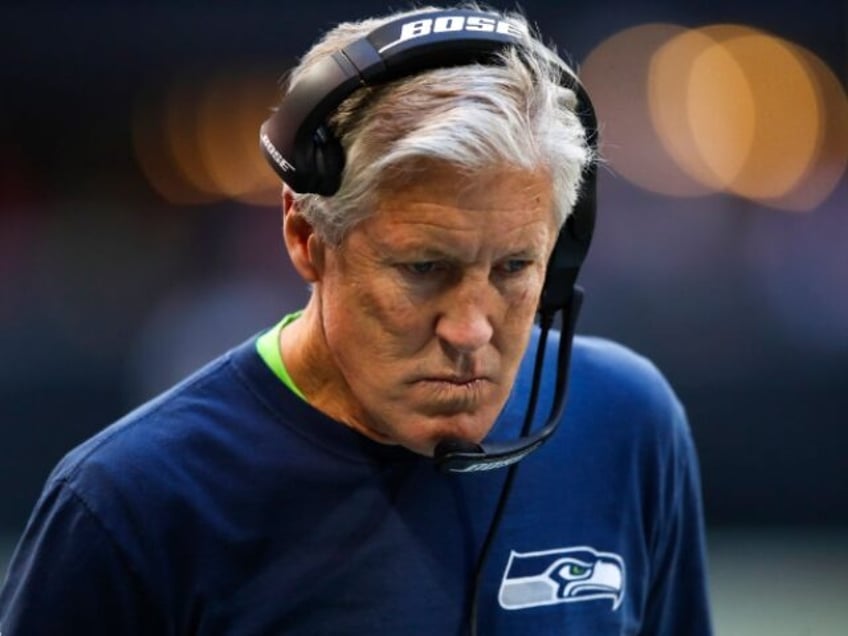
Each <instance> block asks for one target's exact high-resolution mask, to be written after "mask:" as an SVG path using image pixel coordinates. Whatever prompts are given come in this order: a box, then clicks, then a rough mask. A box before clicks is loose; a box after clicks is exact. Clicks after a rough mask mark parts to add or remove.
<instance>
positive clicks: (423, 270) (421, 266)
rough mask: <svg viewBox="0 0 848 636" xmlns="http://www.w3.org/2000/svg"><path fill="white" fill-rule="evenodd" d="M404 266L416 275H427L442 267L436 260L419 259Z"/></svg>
mask: <svg viewBox="0 0 848 636" xmlns="http://www.w3.org/2000/svg"><path fill="white" fill-rule="evenodd" d="M403 267H404V269H405V270H406V271H407V272H409V273H410V274H414V275H416V276H426V275H427V274H432V273H434V272H436V271H438V270H439V269H441V268H440V267H439V263H438V262H436V261H418V262H415V263H405V264H404V265H403Z"/></svg>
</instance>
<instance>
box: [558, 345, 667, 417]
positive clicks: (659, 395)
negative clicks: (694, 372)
mask: <svg viewBox="0 0 848 636" xmlns="http://www.w3.org/2000/svg"><path fill="white" fill-rule="evenodd" d="M572 369H573V371H572V373H573V376H574V377H573V381H574V382H575V384H578V385H581V386H583V387H584V390H590V389H591V390H592V391H593V392H601V391H603V392H604V393H605V394H606V395H613V396H615V397H617V398H619V399H626V398H628V397H630V398H633V399H638V400H640V401H641V402H643V403H649V404H655V405H657V406H659V405H661V404H671V403H675V402H677V401H678V400H677V396H676V394H675V392H674V390H673V389H672V387H671V384H670V383H669V381H668V379H667V378H666V377H665V375H664V374H663V373H662V371H660V370H659V368H658V367H657V366H656V365H655V364H654V362H653V361H651V360H650V359H649V358H647V357H645V356H644V355H641V354H639V353H637V352H635V351H634V350H633V349H630V348H628V347H626V346H624V345H622V344H619V343H617V342H613V341H611V340H607V339H605V338H598V337H593V336H578V337H576V338H575V339H574V345H573V353H572Z"/></svg>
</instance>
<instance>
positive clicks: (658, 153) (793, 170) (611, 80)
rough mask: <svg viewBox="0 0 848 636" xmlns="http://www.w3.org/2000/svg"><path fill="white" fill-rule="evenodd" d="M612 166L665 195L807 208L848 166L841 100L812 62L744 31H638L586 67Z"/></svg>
mask: <svg viewBox="0 0 848 636" xmlns="http://www.w3.org/2000/svg"><path fill="white" fill-rule="evenodd" d="M582 75H583V78H584V81H585V83H586V85H587V88H588V89H589V92H590V93H591V94H592V95H593V100H594V101H595V103H596V108H597V110H598V114H599V119H600V121H601V126H602V128H601V134H602V138H603V140H604V142H603V146H602V149H603V153H604V155H605V157H606V159H607V161H608V162H609V164H610V165H611V166H612V168H613V169H614V170H615V171H616V172H618V173H619V174H621V175H622V176H623V177H625V178H626V179H628V180H630V181H631V182H633V183H635V184H636V185H638V186H640V187H642V188H645V189H647V190H650V191H653V192H657V193H660V194H666V195H671V196H700V195H705V194H709V193H712V192H726V193H732V194H735V195H737V196H740V197H743V198H746V199H749V200H752V201H755V202H757V203H761V204H763V205H767V206H770V207H773V208H780V209H785V210H797V211H800V210H812V209H815V207H816V206H818V205H820V204H821V202H822V201H824V200H825V199H826V198H827V197H828V196H829V195H830V194H831V193H832V191H833V190H834V188H835V187H836V185H837V184H838V183H839V180H840V179H841V177H842V174H843V173H844V171H845V165H846V162H848V102H847V101H846V97H845V91H844V90H843V88H842V86H841V85H840V83H839V81H838V79H837V78H836V76H835V75H834V74H833V72H832V71H831V70H830V69H829V68H828V67H827V66H826V65H825V64H824V62H822V61H821V60H820V59H819V58H817V57H816V56H815V55H814V54H813V53H811V52H810V51H808V50H806V49H804V48H803V47H800V46H799V45H796V44H793V43H791V42H788V41H786V40H784V39H781V38H779V37H776V36H773V35H770V34H767V33H765V32H762V31H759V30H755V29H751V28H748V27H745V26H743V25H732V24H731V25H711V26H707V27H703V28H700V29H685V28H683V27H679V26H676V25H670V24H646V25H641V26H637V27H633V28H630V29H627V30H624V31H621V32H620V33H618V34H616V35H614V36H612V37H611V38H609V39H608V40H606V41H604V42H602V43H601V44H600V45H599V46H598V47H597V48H596V49H595V50H594V51H593V52H592V53H591V54H590V55H589V56H588V57H587V59H586V62H585V64H584V66H583V69H582Z"/></svg>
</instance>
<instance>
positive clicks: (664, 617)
mask: <svg viewBox="0 0 848 636" xmlns="http://www.w3.org/2000/svg"><path fill="white" fill-rule="evenodd" d="M675 419H676V421H675V422H674V427H673V431H674V442H673V444H672V453H673V457H672V458H671V459H670V461H669V462H668V466H669V472H670V475H669V477H670V479H671V480H672V483H671V484H670V487H669V488H668V492H669V493H670V494H671V497H670V499H669V502H668V504H667V505H668V507H667V509H666V511H665V515H663V516H664V520H663V523H662V525H661V526H660V530H659V532H658V533H657V540H656V543H655V545H654V550H653V555H652V575H651V588H650V592H649V596H648V604H647V607H646V614H645V621H644V623H643V627H642V633H643V634H646V635H647V634H650V635H651V636H677V635H679V634H687V635H688V636H708V635H710V634H712V633H713V629H712V620H711V617H710V607H709V594H708V585H707V554H706V541H705V537H704V515H703V506H702V500H701V483H700V472H699V468H698V459H697V455H696V452H695V446H694V442H693V440H692V436H691V433H690V430H689V425H688V422H687V420H686V416H685V413H684V411H683V409H682V407H680V405H679V403H678V405H677V409H676V414H675Z"/></svg>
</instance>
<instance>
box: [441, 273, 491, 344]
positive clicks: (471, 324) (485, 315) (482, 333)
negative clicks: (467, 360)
mask: <svg viewBox="0 0 848 636" xmlns="http://www.w3.org/2000/svg"><path fill="white" fill-rule="evenodd" d="M487 288H488V285H487V284H486V283H483V282H482V281H480V282H474V281H465V282H463V283H462V284H461V285H460V286H459V288H458V289H457V290H456V293H455V294H451V295H450V297H449V298H446V299H445V303H444V305H443V310H442V312H441V313H440V314H439V317H438V318H437V321H436V335H437V336H438V338H439V339H440V340H441V341H442V342H443V343H445V344H446V345H448V347H449V348H450V349H452V350H454V351H456V352H457V353H460V354H469V353H473V352H475V351H477V350H478V349H480V348H481V347H483V346H485V345H486V344H488V343H489V342H491V340H492V335H493V334H494V328H493V326H492V320H491V314H490V307H489V305H490V304H491V303H489V302H488V301H487V295H488V293H491V292H490V290H488V289H487Z"/></svg>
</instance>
